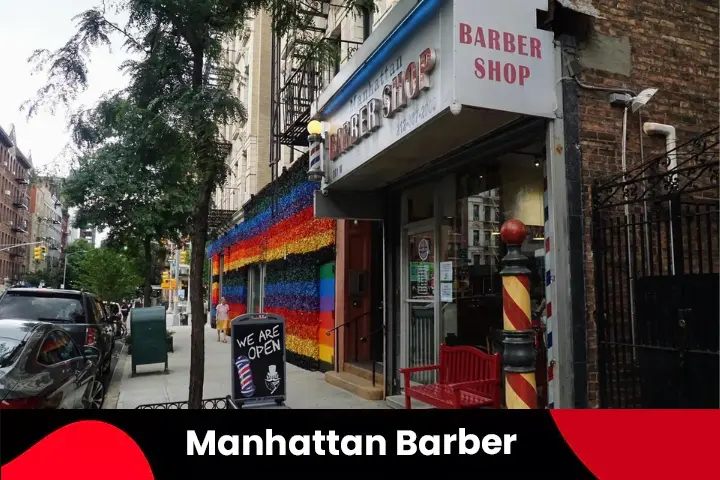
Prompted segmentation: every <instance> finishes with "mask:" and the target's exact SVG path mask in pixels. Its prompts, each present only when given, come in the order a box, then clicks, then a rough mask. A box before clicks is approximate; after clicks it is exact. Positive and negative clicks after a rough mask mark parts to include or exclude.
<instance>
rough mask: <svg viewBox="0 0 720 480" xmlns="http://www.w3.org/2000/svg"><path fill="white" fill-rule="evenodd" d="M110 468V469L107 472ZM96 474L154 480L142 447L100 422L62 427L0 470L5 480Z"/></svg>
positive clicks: (109, 479)
mask: <svg viewBox="0 0 720 480" xmlns="http://www.w3.org/2000/svg"><path fill="white" fill-rule="evenodd" d="M108 466H110V468H108ZM82 472H86V473H87V474H90V472H97V473H98V475H100V476H101V477H102V478H103V480H129V479H133V480H154V476H153V473H152V470H151V469H150V464H149V463H148V461H147V459H146V458H145V455H144V454H143V452H142V450H140V447H139V446H138V445H137V443H135V441H134V440H133V439H132V438H130V436H129V435H128V434H127V433H125V432H123V431H122V430H120V429H119V428H117V427H115V426H113V425H110V424H107V423H104V422H98V421H91V420H88V421H82V422H76V423H72V424H70V425H67V426H65V427H62V428H60V429H58V430H56V431H54V432H53V433H51V434H50V435H48V436H47V437H45V438H43V439H42V440H40V441H39V442H38V443H36V444H35V445H33V446H32V447H30V448H29V449H28V450H27V451H26V452H25V453H23V454H22V455H20V456H19V457H17V458H16V459H14V460H13V461H11V462H10V463H8V464H7V465H3V466H2V469H0V477H2V479H3V480H28V479H34V478H51V477H52V478H53V479H55V480H77V479H78V474H80V477H84V476H85V475H83V474H82Z"/></svg>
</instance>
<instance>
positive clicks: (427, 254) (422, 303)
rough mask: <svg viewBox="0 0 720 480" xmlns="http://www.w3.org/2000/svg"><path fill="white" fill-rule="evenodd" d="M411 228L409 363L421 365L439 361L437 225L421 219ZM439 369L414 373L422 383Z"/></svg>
mask: <svg viewBox="0 0 720 480" xmlns="http://www.w3.org/2000/svg"><path fill="white" fill-rule="evenodd" d="M421 223H422V225H416V226H414V227H411V228H408V229H407V230H406V235H405V239H404V241H405V252H406V255H405V258H406V261H405V262H404V263H405V266H404V268H405V276H406V277H405V278H406V280H405V292H406V293H405V296H406V298H405V303H406V312H407V313H406V318H407V323H406V325H407V330H406V331H407V336H406V337H405V338H406V340H405V341H406V349H407V350H406V351H407V357H406V358H407V365H408V366H409V367H421V366H426V365H433V364H435V360H436V359H435V356H436V351H437V342H436V339H435V330H436V328H435V326H436V325H435V324H436V321H435V296H436V295H435V287H436V282H435V276H436V272H435V251H436V244H435V242H436V239H435V224H434V221H428V222H421ZM435 376H436V374H435V372H419V373H416V374H414V375H413V376H412V381H414V382H418V383H424V384H428V383H433V382H434V380H435Z"/></svg>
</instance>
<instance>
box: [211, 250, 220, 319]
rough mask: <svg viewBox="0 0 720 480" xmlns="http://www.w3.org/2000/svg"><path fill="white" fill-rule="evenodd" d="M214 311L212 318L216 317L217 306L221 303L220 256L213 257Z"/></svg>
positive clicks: (212, 287) (212, 286)
mask: <svg viewBox="0 0 720 480" xmlns="http://www.w3.org/2000/svg"><path fill="white" fill-rule="evenodd" d="M211 290H212V305H213V308H212V311H211V312H210V314H211V316H212V317H213V318H214V317H215V305H217V304H218V303H219V302H220V255H215V256H213V257H212V285H211Z"/></svg>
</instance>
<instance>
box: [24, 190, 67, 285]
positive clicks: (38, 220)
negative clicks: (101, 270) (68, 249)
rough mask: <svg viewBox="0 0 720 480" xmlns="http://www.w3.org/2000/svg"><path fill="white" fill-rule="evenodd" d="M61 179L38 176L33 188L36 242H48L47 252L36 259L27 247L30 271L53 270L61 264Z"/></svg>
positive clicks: (31, 207) (31, 200)
mask: <svg viewBox="0 0 720 480" xmlns="http://www.w3.org/2000/svg"><path fill="white" fill-rule="evenodd" d="M59 189H60V179H58V178H55V177H38V179H37V182H36V183H35V184H34V185H32V187H31V188H30V223H31V228H32V230H31V232H32V235H31V236H32V238H33V239H34V240H33V241H35V242H45V245H46V246H47V248H48V250H47V254H46V256H45V258H44V259H42V260H40V261H36V260H35V259H34V258H33V249H29V250H28V252H29V253H28V262H29V264H28V271H29V272H36V271H38V270H45V269H54V268H58V267H59V266H60V255H61V250H62V245H63V240H64V235H63V211H62V204H61V202H60V191H59Z"/></svg>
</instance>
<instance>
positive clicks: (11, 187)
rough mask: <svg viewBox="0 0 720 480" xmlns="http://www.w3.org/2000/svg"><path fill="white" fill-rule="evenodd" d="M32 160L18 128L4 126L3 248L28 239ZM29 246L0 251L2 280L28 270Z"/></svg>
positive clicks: (0, 141) (0, 173)
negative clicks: (19, 143)
mask: <svg viewBox="0 0 720 480" xmlns="http://www.w3.org/2000/svg"><path fill="white" fill-rule="evenodd" d="M31 169H32V160H31V159H30V158H28V157H26V156H25V154H23V153H22V152H21V151H20V149H19V148H18V147H17V140H16V138H15V130H14V129H12V130H11V131H10V133H7V132H5V130H3V129H2V128H0V183H2V185H0V186H1V187H2V192H0V193H1V195H0V245H1V247H0V249H6V248H8V247H12V246H13V245H20V244H23V243H28V242H29V241H30V240H28V238H29V235H28V233H29V230H30V226H29V214H28V208H29V197H28V191H27V190H28V185H29V183H30V170H31ZM27 251H28V247H25V246H23V247H15V248H8V250H4V251H0V282H6V283H7V282H10V283H12V282H16V281H19V280H21V279H22V276H23V274H24V273H25V271H26V259H27Z"/></svg>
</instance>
